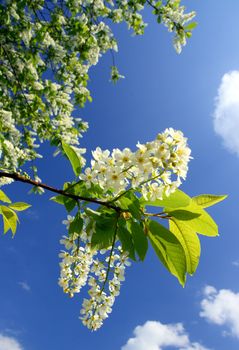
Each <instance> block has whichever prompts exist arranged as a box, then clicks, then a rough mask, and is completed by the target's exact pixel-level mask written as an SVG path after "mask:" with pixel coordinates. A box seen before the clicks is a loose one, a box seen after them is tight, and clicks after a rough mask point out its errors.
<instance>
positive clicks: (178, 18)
mask: <svg viewBox="0 0 239 350" xmlns="http://www.w3.org/2000/svg"><path fill="white" fill-rule="evenodd" d="M195 16H196V13H195V11H192V12H189V13H185V6H180V1H178V0H169V1H168V2H167V5H166V6H165V7H163V8H162V20H163V23H164V24H165V26H166V27H167V28H168V30H169V32H173V31H174V32H175V36H174V40H173V44H174V48H175V50H176V51H177V53H180V52H181V51H182V47H183V46H185V45H186V43H187V33H186V32H185V30H184V28H183V27H184V25H185V24H186V23H188V22H190V21H191V20H192V19H193V18H194V17H195ZM190 34H191V32H190Z"/></svg>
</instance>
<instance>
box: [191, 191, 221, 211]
mask: <svg viewBox="0 0 239 350" xmlns="http://www.w3.org/2000/svg"><path fill="white" fill-rule="evenodd" d="M226 198H227V195H215V194H201V195H199V196H195V197H193V198H192V201H193V202H194V203H195V204H197V205H199V206H200V207H202V208H208V207H210V206H212V205H214V204H216V203H219V202H221V201H223V200H224V199H226Z"/></svg>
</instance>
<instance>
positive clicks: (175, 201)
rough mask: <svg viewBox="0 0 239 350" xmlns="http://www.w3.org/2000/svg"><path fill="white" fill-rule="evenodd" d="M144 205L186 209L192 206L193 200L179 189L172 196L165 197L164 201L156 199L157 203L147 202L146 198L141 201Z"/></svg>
mask: <svg viewBox="0 0 239 350" xmlns="http://www.w3.org/2000/svg"><path fill="white" fill-rule="evenodd" d="M140 202H141V204H142V205H146V206H147V205H150V206H154V207H170V208H178V207H186V206H188V205H189V204H190V202H191V198H190V197H189V196H188V195H187V194H186V193H184V192H183V191H181V190H179V189H177V190H176V191H175V192H173V193H172V194H171V195H170V196H168V197H167V196H166V195H165V194H164V195H163V199H156V200H155V201H146V200H145V199H144V198H141V200H140Z"/></svg>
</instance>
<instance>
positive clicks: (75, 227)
mask: <svg viewBox="0 0 239 350" xmlns="http://www.w3.org/2000/svg"><path fill="white" fill-rule="evenodd" d="M82 228H83V219H82V217H81V215H80V213H77V214H76V216H75V218H74V220H73V221H72V222H71V223H70V226H69V231H68V232H69V236H72V235H73V234H74V233H77V234H79V235H80V234H81V231H82Z"/></svg>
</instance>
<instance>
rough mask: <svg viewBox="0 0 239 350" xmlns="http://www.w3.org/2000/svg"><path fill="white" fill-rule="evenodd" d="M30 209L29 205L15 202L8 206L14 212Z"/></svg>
mask: <svg viewBox="0 0 239 350" xmlns="http://www.w3.org/2000/svg"><path fill="white" fill-rule="evenodd" d="M30 207H31V205H30V204H27V203H24V202H16V203H12V204H10V205H9V208H11V209H13V210H16V211H23V210H26V209H28V208H30Z"/></svg>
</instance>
